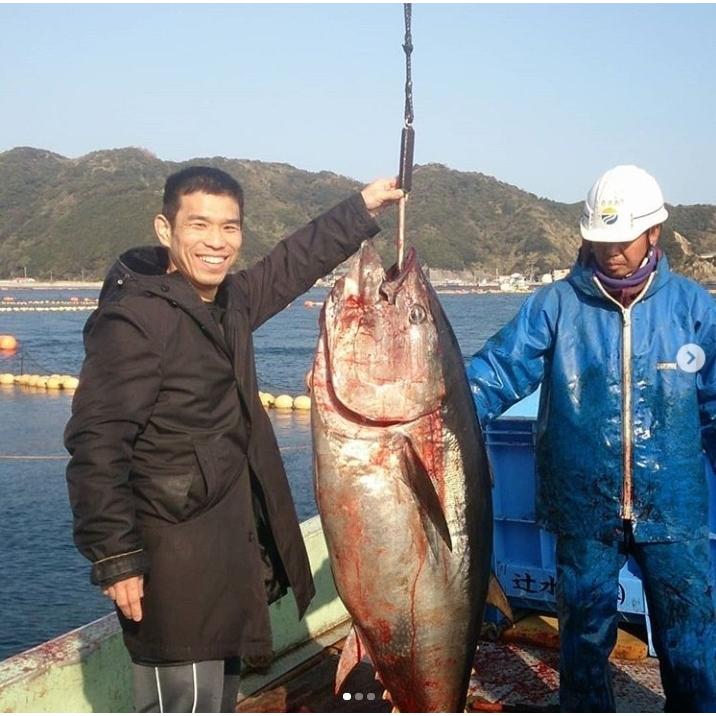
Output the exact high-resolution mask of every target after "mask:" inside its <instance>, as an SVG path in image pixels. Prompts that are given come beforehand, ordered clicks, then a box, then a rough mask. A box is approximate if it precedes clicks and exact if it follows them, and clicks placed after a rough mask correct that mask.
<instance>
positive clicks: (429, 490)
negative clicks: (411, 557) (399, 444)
mask: <svg viewBox="0 0 716 716" xmlns="http://www.w3.org/2000/svg"><path fill="white" fill-rule="evenodd" d="M402 462H403V470H402V479H403V481H404V482H405V483H406V484H407V485H408V487H410V489H411V490H412V491H413V494H414V495H415V499H416V500H417V501H418V505H419V506H420V519H421V520H422V523H423V528H424V529H425V534H426V535H427V538H428V542H429V543H430V549H431V550H432V553H433V556H435V557H436V558H437V557H438V554H439V551H438V535H439V536H440V537H442V539H443V541H444V542H445V544H446V545H447V547H448V549H449V550H450V551H451V552H452V539H451V538H450V530H449V528H448V525H447V520H446V519H445V513H444V512H443V508H442V505H441V504H440V498H439V497H438V493H437V492H436V491H435V485H434V484H433V481H432V479H431V478H430V473H429V472H428V471H427V469H426V467H425V464H424V463H423V461H422V460H421V458H420V455H419V454H418V452H417V451H416V450H415V448H414V447H413V444H412V443H411V442H410V440H409V439H408V440H406V441H405V443H404V448H403V459H402Z"/></svg>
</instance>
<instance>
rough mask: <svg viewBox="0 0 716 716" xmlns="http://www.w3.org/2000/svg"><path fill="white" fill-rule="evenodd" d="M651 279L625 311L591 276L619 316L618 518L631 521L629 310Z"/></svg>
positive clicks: (652, 275) (630, 353)
mask: <svg viewBox="0 0 716 716" xmlns="http://www.w3.org/2000/svg"><path fill="white" fill-rule="evenodd" d="M653 279H654V274H653V273H652V274H651V275H650V276H649V278H648V279H647V281H646V285H645V286H644V288H643V289H642V290H641V291H640V292H639V294H638V295H637V297H636V298H635V299H634V300H633V301H632V303H631V304H630V305H629V307H628V308H625V307H624V306H622V304H621V303H619V301H617V300H616V299H615V298H614V297H613V296H610V295H609V293H608V292H607V291H606V289H605V288H604V286H602V284H601V283H600V282H599V279H598V278H597V277H596V276H594V283H596V284H597V286H598V287H599V290H600V291H601V292H602V294H604V296H605V297H606V298H607V299H608V300H609V301H611V302H612V303H613V304H614V305H616V306H617V307H618V308H619V310H620V311H621V314H622V329H623V330H622V446H623V450H622V506H621V518H622V519H624V520H629V521H631V520H632V519H633V495H632V493H633V487H634V481H633V459H632V454H633V447H634V445H633V439H634V429H633V425H632V422H633V420H632V418H633V416H632V389H631V385H632V371H631V358H632V334H631V309H632V308H633V307H634V306H635V305H636V304H637V303H638V302H639V301H640V300H641V299H642V298H643V297H644V294H645V293H646V292H647V291H648V290H649V286H651V282H652V281H653Z"/></svg>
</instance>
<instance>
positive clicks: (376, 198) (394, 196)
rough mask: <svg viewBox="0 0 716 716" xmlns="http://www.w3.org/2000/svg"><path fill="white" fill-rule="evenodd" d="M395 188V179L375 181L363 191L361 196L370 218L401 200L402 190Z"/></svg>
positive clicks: (396, 184) (396, 181) (396, 182)
mask: <svg viewBox="0 0 716 716" xmlns="http://www.w3.org/2000/svg"><path fill="white" fill-rule="evenodd" d="M397 186H398V180H397V179H376V181H374V182H373V183H372V184H368V186H367V187H366V188H365V189H363V191H362V192H361V195H362V197H363V201H364V202H365V205H366V208H367V209H368V212H369V213H370V215H371V216H375V215H376V214H377V213H378V212H379V211H381V210H382V209H384V208H385V207H386V206H389V205H390V204H395V203H397V202H398V201H400V200H401V199H402V198H403V196H404V194H403V190H402V189H398V188H397Z"/></svg>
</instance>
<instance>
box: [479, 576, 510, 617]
mask: <svg viewBox="0 0 716 716" xmlns="http://www.w3.org/2000/svg"><path fill="white" fill-rule="evenodd" d="M485 601H486V602H487V603H488V604H492V606H493V607H495V609H497V610H498V611H500V612H502V613H503V614H504V615H505V619H507V621H508V622H510V624H514V623H515V618H514V616H513V614H512V609H511V608H510V604H509V602H508V601H507V597H506V596H505V593H504V592H503V591H502V587H501V586H500V583H499V582H498V581H497V577H496V576H495V573H494V572H493V573H492V574H490V583H489V585H488V587H487V599H486V600H485Z"/></svg>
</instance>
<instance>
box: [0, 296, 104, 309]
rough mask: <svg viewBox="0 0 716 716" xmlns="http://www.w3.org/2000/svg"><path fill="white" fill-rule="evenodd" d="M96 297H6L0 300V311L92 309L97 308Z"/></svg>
mask: <svg viewBox="0 0 716 716" xmlns="http://www.w3.org/2000/svg"><path fill="white" fill-rule="evenodd" d="M97 305H98V304H97V299H95V298H85V299H77V301H72V300H69V301H40V300H38V301H15V300H14V299H13V300H11V301H8V300H7V299H6V298H5V299H3V300H2V302H0V313H28V312H30V313H40V312H46V311H54V312H70V311H94V309H95V308H97Z"/></svg>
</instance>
